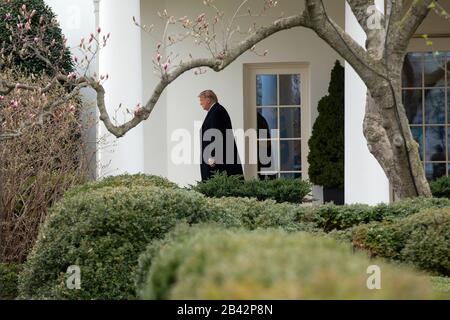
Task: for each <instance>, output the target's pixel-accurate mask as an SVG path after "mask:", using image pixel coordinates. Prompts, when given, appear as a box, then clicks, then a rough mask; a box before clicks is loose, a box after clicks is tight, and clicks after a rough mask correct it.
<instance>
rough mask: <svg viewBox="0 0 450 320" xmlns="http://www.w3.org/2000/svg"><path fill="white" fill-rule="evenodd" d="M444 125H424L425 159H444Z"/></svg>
mask: <svg viewBox="0 0 450 320" xmlns="http://www.w3.org/2000/svg"><path fill="white" fill-rule="evenodd" d="M445 141H446V139H445V127H426V129H425V145H426V150H425V152H426V157H425V159H426V161H446V155H445V149H446V148H445V143H446V142H445Z"/></svg>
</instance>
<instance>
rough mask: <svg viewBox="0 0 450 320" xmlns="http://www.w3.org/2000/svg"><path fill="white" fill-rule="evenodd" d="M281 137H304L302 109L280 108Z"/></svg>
mask: <svg viewBox="0 0 450 320" xmlns="http://www.w3.org/2000/svg"><path fill="white" fill-rule="evenodd" d="M280 137H281V138H301V137H302V133H301V109H300V108H280Z"/></svg>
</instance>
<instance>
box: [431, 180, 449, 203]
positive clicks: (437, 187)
mask: <svg viewBox="0 0 450 320" xmlns="http://www.w3.org/2000/svg"><path fill="white" fill-rule="evenodd" d="M430 187H431V192H432V193H433V196H434V197H436V198H447V199H450V177H442V178H440V179H437V180H436V181H433V182H431V183H430Z"/></svg>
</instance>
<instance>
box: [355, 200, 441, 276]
mask: <svg viewBox="0 0 450 320" xmlns="http://www.w3.org/2000/svg"><path fill="white" fill-rule="evenodd" d="M449 243H450V207H446V208H440V209H429V210H425V211H422V212H420V213H417V214H414V215H411V216H409V217H406V218H403V219H397V220H394V221H384V222H373V223H370V224H367V225H362V226H359V227H357V228H355V230H354V231H353V245H354V246H355V247H356V248H362V249H365V250H367V251H368V252H369V253H370V254H371V255H372V256H380V257H384V258H388V259H393V260H398V261H402V262H406V263H411V264H414V265H415V266H417V267H419V268H421V269H424V270H428V271H431V272H435V273H438V274H442V275H446V276H448V275H450V246H449Z"/></svg>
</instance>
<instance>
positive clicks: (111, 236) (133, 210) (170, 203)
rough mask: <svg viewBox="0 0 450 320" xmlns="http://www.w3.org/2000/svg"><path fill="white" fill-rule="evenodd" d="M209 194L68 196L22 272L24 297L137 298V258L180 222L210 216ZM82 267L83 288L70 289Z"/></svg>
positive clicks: (115, 191) (155, 191) (146, 190)
mask: <svg viewBox="0 0 450 320" xmlns="http://www.w3.org/2000/svg"><path fill="white" fill-rule="evenodd" d="M209 214H210V212H209V210H208V207H207V205H206V199H205V198H204V197H203V196H202V195H201V194H197V193H194V192H188V191H184V190H168V189H161V188H156V187H138V186H136V187H133V188H131V189H130V188H126V187H115V188H110V187H105V188H102V189H97V190H90V191H89V192H85V193H80V194H78V195H77V196H75V195H72V196H70V197H66V198H64V199H63V200H62V201H61V202H59V203H58V204H57V205H56V206H54V207H53V208H52V210H51V214H50V216H49V219H48V220H47V221H46V223H45V225H44V226H43V228H42V229H41V232H40V234H39V238H38V242H37V244H36V246H35V247H34V249H33V251H32V253H31V254H30V256H29V257H28V261H27V262H26V264H25V267H24V271H23V272H22V273H21V275H20V286H19V288H20V295H21V298H45V299H133V298H135V290H134V286H133V282H134V277H135V276H134V274H135V271H136V267H137V259H138V256H139V254H140V252H141V251H142V250H143V249H144V248H145V247H146V245H147V244H148V243H149V242H151V241H152V240H154V239H159V238H162V237H164V236H165V234H166V233H167V232H168V231H170V230H171V229H172V228H173V227H174V226H175V225H176V223H177V222H178V221H181V220H183V219H185V220H186V221H187V222H188V223H198V222H201V221H205V220H207V219H208V216H209ZM72 265H77V266H79V267H80V268H81V274H82V289H81V290H68V289H67V288H66V272H67V268H68V267H69V266H72Z"/></svg>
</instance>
